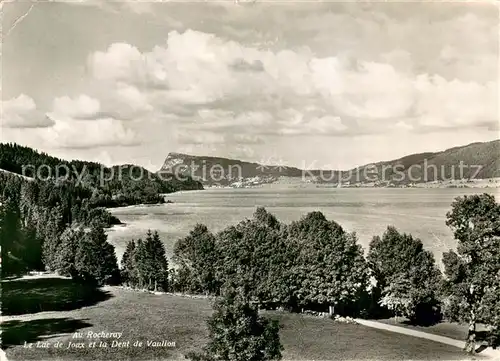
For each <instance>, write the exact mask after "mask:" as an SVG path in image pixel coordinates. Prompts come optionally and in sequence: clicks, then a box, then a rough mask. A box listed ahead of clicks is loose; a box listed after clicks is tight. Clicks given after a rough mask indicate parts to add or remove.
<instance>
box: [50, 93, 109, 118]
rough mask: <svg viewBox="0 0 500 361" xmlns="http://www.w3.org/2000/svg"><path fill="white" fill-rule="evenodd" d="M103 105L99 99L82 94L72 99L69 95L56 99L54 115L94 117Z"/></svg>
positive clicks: (53, 107) (53, 109) (53, 108)
mask: <svg viewBox="0 0 500 361" xmlns="http://www.w3.org/2000/svg"><path fill="white" fill-rule="evenodd" d="M100 110H101V105H100V103H99V100H97V99H94V98H91V97H89V96H88V95H85V94H82V95H79V96H78V97H76V98H74V99H72V98H70V97H68V96H63V97H58V98H55V99H54V102H53V106H52V116H56V117H61V116H62V117H69V118H75V119H89V118H90V119H92V118H94V117H96V116H97V115H98V114H99V111H100Z"/></svg>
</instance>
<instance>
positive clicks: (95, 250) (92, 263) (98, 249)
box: [75, 226, 119, 286]
mask: <svg viewBox="0 0 500 361" xmlns="http://www.w3.org/2000/svg"><path fill="white" fill-rule="evenodd" d="M75 270H76V274H77V277H78V278H80V279H81V280H83V281H84V282H88V283H93V284H96V285H98V286H102V285H104V284H106V283H112V282H116V281H117V278H118V275H119V270H118V265H117V261H116V255H115V249H114V247H113V246H112V245H111V244H109V243H108V242H107V236H106V233H105V232H104V230H103V229H102V228H101V227H97V226H94V227H92V228H91V230H90V231H89V232H88V233H86V234H85V237H84V238H83V240H82V241H81V242H79V244H78V247H77V250H76V254H75Z"/></svg>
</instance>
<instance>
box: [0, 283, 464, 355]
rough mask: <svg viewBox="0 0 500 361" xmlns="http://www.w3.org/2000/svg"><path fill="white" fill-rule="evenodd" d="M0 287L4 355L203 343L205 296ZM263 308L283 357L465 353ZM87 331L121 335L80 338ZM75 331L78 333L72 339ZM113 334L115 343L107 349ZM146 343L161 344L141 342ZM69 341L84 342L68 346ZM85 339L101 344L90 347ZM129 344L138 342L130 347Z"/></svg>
mask: <svg viewBox="0 0 500 361" xmlns="http://www.w3.org/2000/svg"><path fill="white" fill-rule="evenodd" d="M2 288H3V300H4V302H3V304H2V313H3V317H4V321H3V325H2V328H3V334H2V338H3V343H4V344H3V349H4V350H6V353H7V357H8V359H9V360H46V359H50V360H92V361H94V360H179V359H183V355H184V354H186V353H187V352H189V351H194V350H199V349H201V347H203V345H204V344H205V342H206V341H207V328H206V326H205V321H206V319H207V318H208V317H209V316H210V314H211V304H210V301H209V300H207V299H196V298H185V297H181V296H171V295H154V294H149V293H140V292H136V291H131V290H126V289H122V288H117V287H105V288H102V289H89V288H88V287H83V286H80V285H78V284H76V283H74V282H73V281H71V280H69V279H57V278H49V279H47V278H38V279H22V280H13V281H8V282H6V281H4V282H2ZM266 314H267V316H268V317H273V318H278V319H279V320H280V322H281V324H282V326H283V328H282V330H281V341H282V343H283V345H284V347H285V351H284V353H283V358H284V359H285V360H326V359H328V360H410V359H412V360H415V359H416V358H415V355H419V357H418V360H463V359H466V357H465V355H464V354H463V353H462V351H461V350H460V349H458V348H455V347H452V346H448V345H444V344H439V343H436V342H432V341H428V340H424V339H418V338H414V337H411V336H406V335H401V334H396V333H392V332H388V331H383V330H376V329H372V328H368V327H365V326H361V325H356V324H341V323H335V322H333V321H331V320H328V319H319V318H315V317H312V316H305V315H297V314H288V313H278V312H266ZM89 331H93V332H96V333H99V332H108V333H119V332H122V335H121V337H120V338H119V339H118V340H117V339H116V338H108V339H106V338H102V337H101V338H87V337H86V336H87V335H88V332H89ZM75 332H81V333H83V336H84V337H76V338H74V337H73V336H74V333H75ZM113 340H117V341H118V342H120V343H121V344H120V346H119V347H111V345H112V341H113ZM147 341H155V342H161V341H166V342H165V343H164V344H163V345H159V346H156V347H152V346H149V347H148V346H147V345H146V342H147ZM25 342H26V343H27V345H25ZM37 342H38V347H37ZM70 342H71V343H72V344H73V345H76V344H83V346H84V348H68V347H67V346H68V345H69V343H70ZM91 342H96V343H97V345H98V344H99V342H107V343H108V347H95V348H90V347H89V344H90V343H91ZM127 342H128V346H127ZM135 342H142V343H143V345H142V346H137V347H134V343H135ZM30 343H31V344H32V345H33V346H32V347H31V348H30V347H27V346H28V345H29V344H30ZM173 343H175V346H174V345H173ZM56 344H59V345H60V347H59V348H56V347H55V345H56ZM43 346H48V347H43Z"/></svg>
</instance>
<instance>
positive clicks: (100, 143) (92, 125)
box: [46, 118, 139, 148]
mask: <svg viewBox="0 0 500 361" xmlns="http://www.w3.org/2000/svg"><path fill="white" fill-rule="evenodd" d="M54 121H55V124H54V126H53V127H52V128H49V129H47V133H46V135H47V139H49V140H50V142H51V143H52V144H53V146H54V147H58V148H92V147H109V146H133V145H138V144H139V141H138V139H137V134H136V133H135V132H134V131H133V130H132V129H130V128H127V127H125V126H124V124H123V123H122V122H121V121H119V120H116V119H112V118H101V119H96V120H92V121H86V120H75V119H71V120H66V119H54Z"/></svg>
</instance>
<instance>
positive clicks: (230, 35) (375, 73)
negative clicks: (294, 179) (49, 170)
mask: <svg viewBox="0 0 500 361" xmlns="http://www.w3.org/2000/svg"><path fill="white" fill-rule="evenodd" d="M498 22H499V13H498V9H497V7H496V6H494V5H493V4H492V3H491V2H490V3H488V2H484V3H468V4H464V3H457V2H455V3H425V4H417V3H401V2H399V3H372V4H368V3H357V4H356V3H347V2H343V3H340V2H330V3H319V2H316V1H314V2H307V1H302V2H287V3H285V2H281V3H270V2H263V1H262V2H259V0H257V1H256V2H254V3H249V2H244V1H240V2H239V3H235V2H234V1H229V2H220V1H219V2H217V3H210V1H207V2H184V3H182V2H171V3H152V2H144V3H140V2H136V3H134V2H121V3H119V2H115V3H109V2H108V3H105V2H99V1H91V2H88V3H55V2H43V3H42V2H40V3H28V2H22V3H21V2H18V3H6V4H4V5H3V36H4V39H3V49H2V50H3V58H2V62H3V69H2V70H3V71H2V85H3V89H2V110H3V114H2V124H1V126H2V127H1V129H0V136H1V139H2V141H14V142H18V143H21V144H25V145H28V146H32V147H35V148H37V149H40V150H43V151H46V152H49V153H51V154H54V155H57V156H61V157H64V158H82V159H88V160H97V161H101V162H103V163H106V164H110V163H124V162H126V163H136V164H140V165H143V166H146V167H147V168H149V169H152V170H156V169H157V168H158V167H159V166H160V165H161V164H162V162H163V160H164V158H165V157H166V155H167V154H168V153H169V152H184V153H192V154H197V155H215V156H226V157H234V158H241V159H245V160H254V161H262V162H266V160H273V159H280V161H283V162H285V163H288V164H290V165H296V166H301V167H307V168H315V167H327V168H328V167H333V168H335V169H338V168H349V167H353V166H356V165H360V164H365V163H369V162H372V161H378V160H386V159H391V158H396V157H399V156H403V155H406V154H410V153H415V152H422V151H434V150H442V149H446V148H449V147H453V146H456V145H462V144H467V143H470V142H475V141H487V140H492V139H498V138H499V109H498V100H499V93H498V65H499V57H498V46H499V41H498V38H499V28H498Z"/></svg>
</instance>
